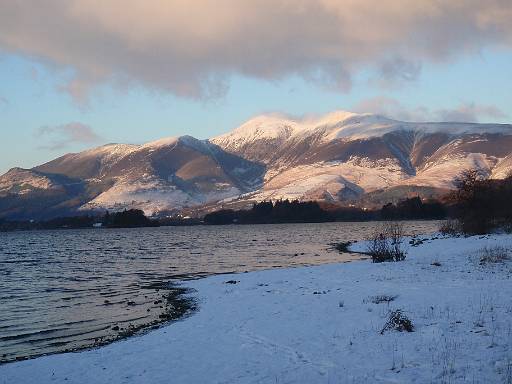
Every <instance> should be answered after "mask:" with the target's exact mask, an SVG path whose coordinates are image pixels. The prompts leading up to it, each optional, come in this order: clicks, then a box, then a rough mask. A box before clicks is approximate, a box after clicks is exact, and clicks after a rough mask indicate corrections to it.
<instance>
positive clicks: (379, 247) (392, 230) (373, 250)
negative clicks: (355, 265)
mask: <svg viewBox="0 0 512 384" xmlns="http://www.w3.org/2000/svg"><path fill="white" fill-rule="evenodd" d="M403 238H404V228H403V225H402V224H401V223H396V222H388V223H386V224H384V225H383V226H382V227H381V228H379V229H378V230H377V231H375V233H374V234H373V235H372V236H371V238H370V243H369V245H368V248H367V250H366V253H368V254H369V255H370V256H371V258H372V261H373V262H374V263H382V262H385V261H403V260H405V257H406V256H407V253H406V252H405V250H404V249H403Z"/></svg>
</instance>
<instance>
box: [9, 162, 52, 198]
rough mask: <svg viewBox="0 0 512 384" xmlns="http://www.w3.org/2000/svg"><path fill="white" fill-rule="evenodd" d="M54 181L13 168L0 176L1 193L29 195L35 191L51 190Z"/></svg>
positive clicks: (27, 170)
mask: <svg viewBox="0 0 512 384" xmlns="http://www.w3.org/2000/svg"><path fill="white" fill-rule="evenodd" d="M52 187H53V183H52V181H51V180H50V179H49V178H48V177H46V176H44V175H41V174H38V173H37V172H33V171H31V170H29V169H23V168H13V169H11V170H9V172H7V173H6V174H4V175H2V176H0V193H17V194H23V193H27V192H29V191H30V190H33V189H50V188H52Z"/></svg>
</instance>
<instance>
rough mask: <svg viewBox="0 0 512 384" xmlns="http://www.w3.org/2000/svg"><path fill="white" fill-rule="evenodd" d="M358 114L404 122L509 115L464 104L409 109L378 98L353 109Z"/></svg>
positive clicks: (389, 99) (458, 120) (471, 104)
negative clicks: (441, 107)
mask: <svg viewBox="0 0 512 384" xmlns="http://www.w3.org/2000/svg"><path fill="white" fill-rule="evenodd" d="M352 109H353V110H354V111H356V112H371V113H377V114H380V115H384V116H387V117H390V118H392V119H397V120H403V121H451V122H480V121H483V120H484V119H491V120H492V119H503V118H507V117H508V115H507V114H506V113H504V112H503V111H501V110H500V109H498V108H496V107H495V106H492V105H479V104H476V103H462V104H460V105H458V106H456V107H454V108H451V109H434V110H432V109H429V108H427V107H425V106H417V107H413V108H408V107H406V106H405V105H403V104H402V103H401V102H399V101H398V100H397V99H395V98H392V97H387V96H378V97H374V98H370V99H365V100H362V101H360V102H359V103H357V104H356V105H354V106H353V108H352Z"/></svg>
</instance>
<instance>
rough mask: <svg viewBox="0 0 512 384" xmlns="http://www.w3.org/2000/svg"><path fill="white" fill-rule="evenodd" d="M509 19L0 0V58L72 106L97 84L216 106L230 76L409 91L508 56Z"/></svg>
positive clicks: (417, 5)
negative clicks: (359, 82) (378, 81)
mask: <svg viewBox="0 0 512 384" xmlns="http://www.w3.org/2000/svg"><path fill="white" fill-rule="evenodd" d="M511 18H512V2H510V1H509V0H487V1H481V0H465V1H431V0H417V1H414V2H411V1H408V0H383V1H379V2H376V1H374V0H357V1H356V0H293V1H291V0H260V1H239V0H202V1H199V2H190V1H186V0H147V1H139V0H109V1H102V0H37V1H36V0H32V1H31V0H27V1H12V0H0V50H5V51H8V52H11V53H17V54H22V55H27V56H29V57H31V58H38V59H39V60H40V61H42V62H44V63H46V64H48V65H50V66H53V67H56V68H62V69H65V70H66V71H69V70H70V69H71V70H72V72H73V73H74V76H73V77H72V78H70V79H69V83H68V84H66V85H64V86H63V87H62V90H63V91H65V92H68V93H69V94H70V95H71V96H72V97H73V99H74V100H75V101H77V102H79V103H80V102H84V101H85V100H86V99H87V97H88V95H89V93H90V91H91V89H93V88H94V87H95V86H96V85H98V84H102V83H110V84H113V85H115V86H126V85H128V86H129V85H132V84H135V85H143V86H145V87H149V88H153V89H155V90H158V91H163V92H170V93H173V94H175V95H178V96H182V97H192V98H201V97H203V98H208V97H218V96H219V95H222V94H223V93H224V92H226V89H227V84H228V80H229V77H230V76H231V75H233V74H240V75H245V76H250V77H255V78H260V79H266V80H270V81H275V80H279V79H282V78H284V77H286V76H288V75H298V76H301V77H303V78H305V79H307V80H311V81H313V82H315V83H318V84H320V85H321V86H326V87H328V88H331V89H335V90H341V91H347V90H349V89H350V84H351V78H352V76H353V75H354V74H355V73H357V71H359V70H360V68H366V67H372V68H373V69H374V70H376V71H377V72H379V73H380V75H381V76H382V77H383V78H385V79H388V80H398V81H410V80H413V79H415V78H416V77H417V76H419V73H420V70H421V62H422V61H425V60H434V61H444V60H450V59H452V58H454V57H456V56H457V55H460V54H464V53H467V52H477V51H479V50H480V49H481V48H482V47H493V46H501V47H510V46H511V44H512V23H510V22H509V20H510V19H511ZM375 63H377V64H375ZM379 63H380V64H379Z"/></svg>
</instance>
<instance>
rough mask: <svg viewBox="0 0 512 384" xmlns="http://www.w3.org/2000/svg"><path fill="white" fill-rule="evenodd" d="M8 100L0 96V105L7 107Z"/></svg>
mask: <svg viewBox="0 0 512 384" xmlns="http://www.w3.org/2000/svg"><path fill="white" fill-rule="evenodd" d="M8 104H9V100H7V99H6V98H5V97H3V96H0V105H8Z"/></svg>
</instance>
